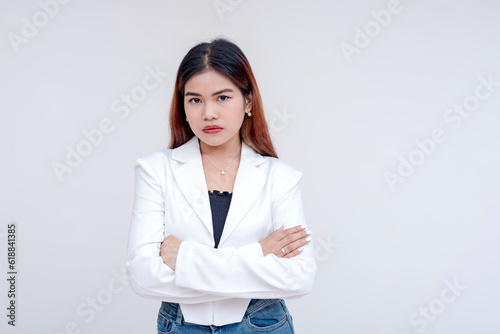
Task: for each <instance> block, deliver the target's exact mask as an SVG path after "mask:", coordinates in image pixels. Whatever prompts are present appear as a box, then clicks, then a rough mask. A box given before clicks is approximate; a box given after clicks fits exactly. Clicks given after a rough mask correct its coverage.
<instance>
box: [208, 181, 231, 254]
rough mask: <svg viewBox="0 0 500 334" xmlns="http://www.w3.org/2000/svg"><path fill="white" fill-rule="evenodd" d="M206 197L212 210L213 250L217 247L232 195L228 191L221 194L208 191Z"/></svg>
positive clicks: (215, 191)
mask: <svg viewBox="0 0 500 334" xmlns="http://www.w3.org/2000/svg"><path fill="white" fill-rule="evenodd" d="M208 195H209V196H208V197H209V198H210V206H211V208H212V226H213V228H214V241H215V248H217V247H218V246H219V241H220V237H221V235H222V230H224V224H225V222H226V217H227V212H228V211H229V205H230V204H231V198H232V195H233V193H230V192H228V191H224V192H222V193H221V192H220V191H219V190H214V191H213V192H211V191H210V190H209V191H208Z"/></svg>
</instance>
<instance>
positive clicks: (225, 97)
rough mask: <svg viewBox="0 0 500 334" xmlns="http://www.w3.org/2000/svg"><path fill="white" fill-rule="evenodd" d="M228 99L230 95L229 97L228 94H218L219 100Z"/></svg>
mask: <svg viewBox="0 0 500 334" xmlns="http://www.w3.org/2000/svg"><path fill="white" fill-rule="evenodd" d="M229 99H230V97H229V96H226V95H221V96H219V101H227V100H229Z"/></svg>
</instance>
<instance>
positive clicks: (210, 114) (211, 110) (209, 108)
mask: <svg viewBox="0 0 500 334" xmlns="http://www.w3.org/2000/svg"><path fill="white" fill-rule="evenodd" d="M203 118H204V119H205V120H207V119H214V118H217V106H215V105H214V104H212V103H206V104H205V108H204V109H203Z"/></svg>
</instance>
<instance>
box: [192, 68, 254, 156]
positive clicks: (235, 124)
mask: <svg viewBox="0 0 500 334" xmlns="http://www.w3.org/2000/svg"><path fill="white" fill-rule="evenodd" d="M184 92H185V93H184V109H185V111H186V116H187V118H188V123H189V126H190V127H191V130H192V131H193V133H194V134H195V135H196V137H198V138H199V139H200V141H203V142H204V143H205V144H207V145H210V146H220V145H225V146H227V147H232V146H233V145H235V147H237V146H239V141H240V138H239V133H240V128H241V124H242V123H243V119H244V117H245V112H248V111H250V110H251V104H250V99H249V98H247V99H246V100H245V98H244V97H243V94H242V93H241V91H240V89H239V88H238V87H237V86H236V85H234V84H233V83H232V82H231V80H229V79H228V78H226V77H225V76H223V75H221V74H219V73H218V72H215V71H213V70H208V71H205V72H203V73H200V74H197V75H194V76H192V77H191V78H190V79H189V80H188V81H187V82H186V85H185V87H184ZM207 126H217V127H219V128H220V130H215V131H213V130H212V131H207V130H206V129H205V127H207ZM204 129H205V130H204Z"/></svg>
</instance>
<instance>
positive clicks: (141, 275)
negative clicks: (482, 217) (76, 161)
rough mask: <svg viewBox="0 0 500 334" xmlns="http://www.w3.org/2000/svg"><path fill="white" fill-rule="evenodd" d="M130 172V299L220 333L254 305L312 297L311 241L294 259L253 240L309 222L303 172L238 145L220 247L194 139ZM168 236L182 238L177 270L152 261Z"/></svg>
mask: <svg viewBox="0 0 500 334" xmlns="http://www.w3.org/2000/svg"><path fill="white" fill-rule="evenodd" d="M135 172H136V174H135V175H136V183H135V199H134V207H133V212H132V219H131V226H130V233H129V241H128V250H127V260H126V266H127V271H128V277H129V280H130V286H131V288H132V289H133V290H134V291H135V292H136V293H137V294H139V295H141V296H143V297H148V298H153V299H156V300H160V301H167V302H173V303H179V305H180V307H181V310H182V313H183V315H184V320H185V321H186V322H191V323H196V324H202V325H216V326H222V325H226V324H229V323H234V322H240V321H241V320H242V319H243V316H244V314H245V311H246V308H247V306H248V304H249V302H250V300H251V299H252V298H259V299H271V298H298V297H301V296H303V295H305V294H307V293H309V292H310V291H311V289H312V287H313V283H314V277H315V274H316V263H315V259H314V251H313V244H312V241H311V242H310V243H308V244H307V245H306V246H304V250H303V251H302V253H300V254H299V255H298V256H295V257H293V258H291V259H288V258H279V257H277V256H275V255H274V254H269V255H267V256H264V255H263V252H262V248H261V245H260V243H259V242H260V241H262V240H264V239H265V238H266V237H267V236H268V235H269V234H270V233H271V232H272V231H274V230H276V229H278V228H279V227H280V226H281V225H282V224H284V225H285V228H288V227H292V226H296V225H303V224H306V221H305V218H304V212H303V207H302V199H301V186H300V180H301V178H302V172H300V171H298V170H296V169H295V168H293V167H291V166H289V165H287V164H286V163H284V162H283V161H281V160H279V159H276V158H272V157H265V156H262V155H260V154H258V153H257V152H256V151H255V150H253V149H252V148H251V147H250V146H248V145H247V144H246V143H245V142H244V141H242V149H241V159H240V165H239V167H238V170H237V174H236V179H235V183H234V187H233V195H232V199H231V204H230V207H229V211H228V214H227V218H226V222H225V225H224V230H223V232H222V236H221V239H220V243H219V246H218V248H214V237H213V228H212V215H211V208H210V200H209V195H208V188H207V184H206V180H205V175H204V171H203V165H202V160H201V153H200V147H199V139H198V137H196V136H194V137H193V138H192V139H191V140H189V141H188V142H186V143H185V144H183V145H182V146H179V147H177V148H176V149H164V150H159V151H155V152H153V153H150V154H148V155H146V156H145V157H142V158H140V159H137V162H136V164H135ZM168 235H174V236H176V237H177V238H179V239H180V240H182V243H181V246H180V248H179V252H178V255H177V263H176V269H175V271H173V270H172V269H170V267H168V266H167V265H165V264H164V263H163V261H162V258H161V257H160V255H159V252H160V243H161V242H162V241H163V239H164V238H165V237H166V236H168Z"/></svg>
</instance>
